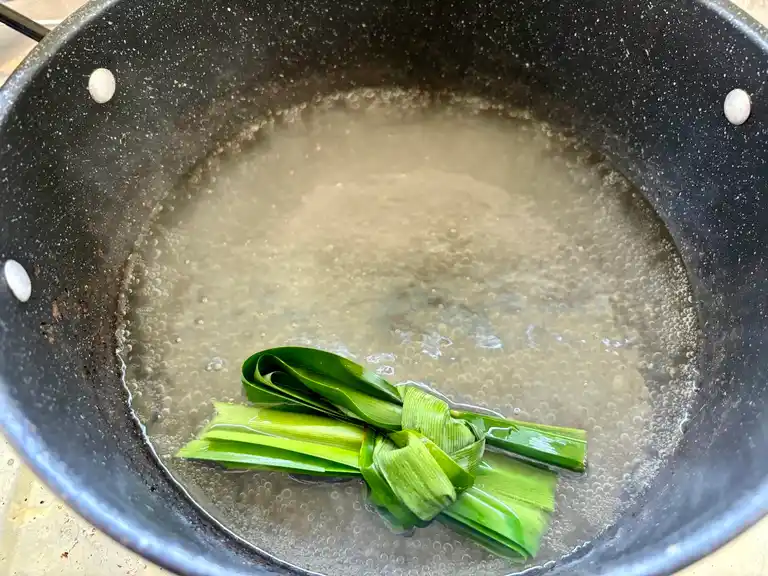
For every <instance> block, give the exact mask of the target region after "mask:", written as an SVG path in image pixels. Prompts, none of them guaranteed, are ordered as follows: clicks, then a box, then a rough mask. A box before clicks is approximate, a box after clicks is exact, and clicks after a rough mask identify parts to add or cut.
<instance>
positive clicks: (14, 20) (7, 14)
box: [0, 3, 50, 42]
mask: <svg viewBox="0 0 768 576" xmlns="http://www.w3.org/2000/svg"><path fill="white" fill-rule="evenodd" d="M0 22H2V23H3V24H5V25H7V26H9V27H10V28H13V29H14V30H16V31H17V32H21V33H22V34H24V36H26V37H28V38H32V40H34V41H35V42H40V40H42V39H43V38H44V37H45V35H46V34H48V32H50V30H49V29H48V28H46V27H45V26H43V25H42V24H38V23H37V22H35V21H34V20H31V19H30V18H27V17H26V16H24V15H23V14H19V13H18V12H16V10H13V9H12V8H9V7H8V5H7V4H1V3H0Z"/></svg>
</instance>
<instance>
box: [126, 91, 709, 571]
mask: <svg viewBox="0 0 768 576" xmlns="http://www.w3.org/2000/svg"><path fill="white" fill-rule="evenodd" d="M254 134H258V135H259V137H258V139H254V138H255V137H254ZM163 205H164V206H166V207H171V206H172V207H173V208H174V210H172V211H171V210H169V209H165V210H163V211H158V212H157V217H156V218H155V220H154V221H153V222H152V223H151V225H150V227H149V229H148V230H147V231H146V234H145V235H144V237H143V239H142V240H141V241H140V243H139V244H138V245H137V248H136V251H135V253H134V254H133V255H132V257H131V262H130V263H131V270H132V272H131V275H130V277H129V278H128V279H127V283H126V288H127V290H126V294H125V298H126V302H127V304H128V306H127V313H126V317H125V327H126V329H127V332H124V333H123V337H124V344H123V348H122V350H121V354H122V357H123V358H125V360H126V363H127V372H126V385H127V386H128V387H129V389H130V390H131V391H132V392H133V408H134V409H135V411H136V413H137V414H138V416H139V418H140V419H141V421H142V422H143V423H144V424H145V426H146V429H147V433H148V435H149V438H150V440H151V441H152V443H153V445H154V446H155V448H156V450H157V453H158V454H160V455H164V454H165V455H170V454H173V453H175V451H176V450H177V449H178V448H179V447H180V446H181V445H183V444H184V443H185V442H186V441H188V440H189V439H191V438H192V437H193V436H194V434H195V433H196V432H198V431H199V430H200V428H201V426H203V425H204V423H205V421H206V420H207V419H208V418H210V417H211V415H212V412H213V408H212V402H213V401H214V400H216V401H235V402H242V401H244V400H245V399H244V397H243V394H242V391H241V385H240V382H239V378H238V370H237V368H238V367H239V364H240V363H241V362H242V360H244V359H245V358H246V357H247V356H249V355H250V354H251V353H253V352H254V351H257V350H259V349H263V348H267V347H271V346H279V345H285V344H297V345H310V346H316V347H321V348H324V349H327V350H331V351H333V352H336V353H338V354H342V355H344V356H346V357H348V358H351V359H354V360H355V361H357V362H359V363H361V364H364V365H366V366H367V367H368V368H369V369H371V370H374V371H376V370H378V371H379V373H380V374H385V375H387V376H388V377H389V378H391V379H392V380H393V381H395V382H404V381H409V380H410V381H414V382H418V383H422V384H424V385H428V386H432V387H434V388H435V389H436V390H438V391H439V392H440V393H442V394H445V395H446V396H447V397H448V398H450V399H451V400H452V401H455V402H461V403H470V404H473V405H478V406H481V407H484V408H487V409H491V410H495V411H498V412H502V413H504V414H507V415H509V416H514V417H515V418H519V419H524V420H525V419H527V420H533V421H537V422H543V423H549V424H551V423H558V424H561V425H565V426H577V427H583V428H586V429H587V431H588V434H589V440H590V444H589V471H588V473H587V474H585V475H583V476H581V475H575V474H564V475H563V476H562V478H561V482H560V486H559V488H558V496H557V499H558V500H557V502H558V510H557V512H556V513H555V515H554V516H553V519H552V525H551V528H550V530H549V532H548V533H547V535H546V537H545V540H544V542H543V545H542V549H541V552H540V554H539V557H538V558H537V559H536V564H543V563H545V562H547V561H549V560H552V559H557V558H559V557H560V556H561V555H563V554H567V553H568V552H569V551H571V550H573V549H574V548H575V547H577V546H579V545H582V544H584V543H585V542H588V541H589V540H590V539H592V538H594V536H596V535H597V534H599V533H600V531H602V530H603V529H604V528H606V527H607V526H609V525H610V524H611V523H612V522H614V521H615V520H616V518H617V517H618V515H619V514H620V513H621V511H622V509H623V508H624V507H626V506H627V505H628V504H629V503H631V502H632V500H633V498H635V497H636V496H637V495H638V494H639V493H641V492H642V490H643V489H644V487H645V486H647V483H648V481H649V480H650V479H651V478H652V477H653V476H654V474H655V473H656V471H657V469H658V467H659V466H660V465H661V463H662V462H663V460H664V458H665V457H666V456H667V455H668V454H669V453H670V452H671V451H672V450H673V449H674V447H675V445H676V444H677V442H678V440H679V438H680V436H681V434H682V430H684V428H685V426H684V422H685V418H686V416H687V411H688V407H689V405H690V401H691V397H692V394H693V389H694V381H695V377H696V374H695V372H694V367H693V364H692V362H693V358H694V356H695V352H696V343H697V326H696V319H695V314H694V310H693V307H692V305H691V304H690V302H691V293H690V289H689V286H688V284H687V280H686V277H685V272H684V270H683V267H682V264H681V262H680V260H679V258H678V256H677V254H676V253H675V250H674V247H673V245H672V243H671V242H670V240H669V239H668V237H667V236H666V234H665V233H664V230H663V228H662V226H661V225H660V223H659V222H658V220H657V219H656V218H655V216H654V215H653V214H652V212H651V211H650V210H649V209H648V208H647V206H646V205H645V204H644V202H643V201H642V200H641V198H640V195H639V194H638V192H637V191H636V190H634V189H633V188H632V187H631V186H630V185H629V184H628V183H627V182H626V181H625V180H624V179H623V178H622V177H621V176H619V175H618V174H617V173H616V172H614V171H613V170H612V169H611V168H610V166H609V165H608V164H607V163H606V162H604V161H602V160H600V159H597V158H596V157H595V155H594V154H592V153H591V152H590V151H589V150H587V149H585V148H584V147H583V146H582V145H580V144H579V143H578V142H577V141H574V140H572V139H569V138H566V137H564V136H562V135H560V134H558V133H557V132H556V131H554V130H553V129H552V128H551V127H549V126H547V125H546V124H542V123H539V122H537V121H534V120H532V119H530V114H528V113H526V112H525V111H519V110H503V109H494V107H492V106H489V105H487V103H483V102H481V101H477V100H462V99H461V98H458V97H457V98H456V99H455V100H454V101H453V102H452V103H451V104H450V105H444V106H442V107H440V106H438V105H436V104H432V103H431V100H430V99H429V98H427V97H425V96H424V95H423V94H413V93H403V92H397V91H390V92H385V91H371V90H368V91H359V92H356V93H354V94H348V95H337V96H334V97H329V98H326V99H323V100H318V101H317V102H315V103H314V104H312V105H308V106H303V107H298V108H296V109H293V110H289V111H286V112H285V113H283V114H280V115H275V116H274V119H273V120H270V121H269V122H264V123H262V124H260V125H258V126H255V127H253V128H252V129H249V130H248V131H247V132H246V133H245V135H244V136H243V138H242V139H240V140H237V141H235V142H233V143H231V144H230V145H229V146H227V147H224V150H223V151H222V152H221V153H220V154H218V155H216V156H213V157H211V158H209V159H208V160H207V161H206V162H205V163H204V165H203V166H201V167H200V168H199V170H198V171H197V172H195V173H194V174H192V175H191V176H190V178H189V180H188V181H187V182H186V183H184V184H182V185H180V187H179V188H178V189H176V190H174V191H172V192H171V193H170V195H169V197H168V198H166V200H165V201H164V202H163ZM164 463H165V464H166V465H167V466H168V467H169V469H170V471H171V473H172V474H173V475H174V477H175V478H176V479H177V480H178V481H180V482H181V483H182V484H183V485H184V486H185V487H186V488H187V489H188V491H189V492H190V493H191V494H192V496H193V497H194V498H195V499H196V500H197V501H198V502H199V503H200V504H201V505H202V506H203V507H204V508H205V509H206V510H207V511H209V512H210V513H212V514H213V515H214V516H216V517H217V518H218V519H220V520H221V521H222V522H223V523H224V524H225V525H227V526H228V527H229V528H230V529H232V530H233V531H235V532H236V533H237V534H239V535H240V536H242V537H243V538H245V539H246V540H248V541H249V542H251V543H252V544H253V545H255V546H257V547H259V548H260V549H262V550H265V551H266V552H268V553H270V554H273V555H275V556H277V557H280V558H282V559H284V560H286V561H288V562H290V563H292V564H294V565H298V566H300V567H302V568H304V569H307V570H312V571H316V572H322V573H326V574H334V575H350V576H353V575H361V574H393V573H398V574H400V573H402V574H437V573H440V574H442V573H446V572H448V571H450V572H452V573H454V574H456V575H462V574H505V573H509V572H511V571H515V570H517V569H521V568H524V566H520V565H519V564H515V563H511V562H509V561H508V560H503V559H499V558H497V557H495V556H493V555H492V554H490V553H488V552H486V551H485V550H484V549H482V548H480V547H479V546H477V545H475V544H474V543H472V542H471V541H469V540H467V539H466V538H464V537H461V536H459V535H457V534H456V533H455V532H453V531H451V530H450V529H449V528H447V527H445V526H443V525H441V524H439V523H433V524H432V525H430V526H429V527H427V528H423V529H418V530H415V531H414V532H413V534H411V535H409V536H403V535H397V534H393V533H392V532H390V531H389V529H388V528H387V527H386V525H385V524H384V522H383V521H382V520H381V519H380V518H379V517H378V516H377V515H376V514H375V513H372V512H371V511H370V509H369V506H367V503H366V502H365V498H364V492H363V486H362V484H361V483H360V482H359V481H357V480H351V481H350V480H347V481H345V482H341V483H331V482H326V481H320V482H318V481H313V480H312V479H309V478H305V477H292V476H289V475H287V474H280V473H270V472H246V473H235V474H232V473H223V472H222V471H220V470H218V469H216V468H215V467H211V466H205V465H201V464H199V463H193V462H185V461H181V460H177V459H174V458H170V457H167V458H164Z"/></svg>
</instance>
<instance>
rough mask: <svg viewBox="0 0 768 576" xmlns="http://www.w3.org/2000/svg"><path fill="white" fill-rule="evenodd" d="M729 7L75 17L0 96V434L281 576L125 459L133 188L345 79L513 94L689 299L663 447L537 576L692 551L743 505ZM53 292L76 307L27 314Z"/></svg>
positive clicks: (750, 433) (154, 6) (213, 554)
mask: <svg viewBox="0 0 768 576" xmlns="http://www.w3.org/2000/svg"><path fill="white" fill-rule="evenodd" d="M745 20H746V18H745V17H743V16H742V15H740V14H736V15H732V14H729V13H727V12H725V9H724V8H723V7H722V6H721V5H720V4H715V3H711V4H710V3H706V2H697V1H694V0H684V1H676V2H672V1H669V0H668V1H662V2H658V3H653V4H648V3H636V2H612V3H606V2H601V1H598V0H588V1H586V2H580V3H574V2H550V1H544V0H537V1H534V2H525V3H523V2H520V3H509V2H501V1H498V0H487V1H479V0H469V1H466V2H438V1H429V0H425V1H416V2H401V1H398V0H396V1H392V2H385V1H383V0H373V1H369V2H359V1H353V0H341V1H339V0H333V1H331V0H313V1H311V2H292V1H291V0H286V1H285V2H280V3H275V2H268V3H263V2H256V1H251V0H240V1H238V2H219V3H209V2H206V3H202V2H199V3H195V2H189V1H188V0H185V1H181V0H164V1H156V0H151V1H150V0H131V1H128V0H123V1H119V0H108V1H104V0H97V1H95V2H93V3H91V4H89V5H87V6H86V7H85V8H84V9H83V10H82V11H80V12H79V13H78V14H77V15H76V16H74V17H73V18H71V19H70V20H69V21H68V22H67V23H65V24H63V25H62V26H60V27H59V28H57V29H56V30H55V31H54V32H53V33H51V34H50V35H49V36H48V37H47V38H46V39H45V41H44V42H43V43H42V44H41V45H40V47H39V48H38V49H37V50H36V51H35V53H34V54H33V55H32V56H31V58H29V59H28V60H27V61H26V62H25V63H24V64H23V65H22V67H21V68H20V70H19V71H18V72H17V73H16V74H14V76H12V77H11V78H10V79H9V81H8V83H7V84H6V85H5V87H4V88H3V90H2V91H0V110H2V112H0V142H1V144H0V191H1V192H2V193H0V214H2V215H3V223H4V225H3V226H2V227H0V247H1V248H0V258H2V259H5V258H14V259H16V260H18V261H19V262H21V263H22V264H23V265H24V266H25V267H26V268H27V270H32V269H33V268H34V269H35V270H39V274H35V275H34V278H33V293H32V299H31V300H30V301H29V302H28V303H26V304H24V305H20V304H19V303H18V302H17V301H15V300H14V299H13V298H12V296H11V295H10V294H9V293H8V291H7V290H5V287H4V286H3V287H2V289H0V419H1V420H2V424H3V426H4V430H5V432H6V434H7V435H8V437H9V438H10V439H11V440H12V441H13V443H14V444H15V446H16V447H17V448H18V449H19V450H20V452H21V453H22V454H23V455H25V457H26V458H27V459H28V460H29V461H30V463H31V464H32V466H33V468H34V469H35V470H36V471H37V472H38V473H39V474H41V475H42V477H43V478H44V479H45V480H46V481H47V482H49V483H50V484H51V485H52V486H53V487H54V488H55V489H56V490H57V492H59V493H60V494H61V495H63V496H64V498H65V500H67V501H68V502H69V503H70V504H71V505H72V506H74V507H75V509H77V510H78V511H79V512H80V513H82V514H83V515H84V516H85V517H86V518H87V519H88V520H90V521H92V522H93V523H95V524H96V525H97V526H99V527H100V528H103V529H105V530H106V531H107V532H109V533H110V534H112V535H113V536H115V537H116V538H117V539H119V540H120V541H121V542H123V543H124V544H126V545H128V546H130V547H131V548H133V549H134V550H137V551H139V552H141V553H143V554H145V555H146V556H147V557H149V558H150V559H152V560H153V561H156V562H157V563H159V564H161V565H164V566H166V567H169V568H172V569H175V570H177V571H183V572H185V573H187V574H200V575H203V574H205V575H210V574H222V573H225V574H228V575H232V576H235V575H237V574H246V573H247V574H253V573H262V574H266V573H270V572H283V571H284V570H283V569H282V568H279V567H276V566H271V567H270V566H268V565H267V564H265V563H264V561H263V560H261V559H260V558H258V557H257V556H256V555H255V554H254V553H253V552H252V551H250V550H249V549H247V548H245V547H242V546H241V545H239V544H238V543H237V542H235V541H233V540H232V539H230V538H228V537H227V536H226V534H224V533H223V532H222V531H220V530H219V529H218V528H217V527H216V526H214V525H213V524H211V523H209V522H208V521H206V520H203V519H202V518H201V517H200V516H199V515H198V513H197V511H196V509H195V508H193V507H192V506H191V504H189V503H188V502H187V501H186V500H185V499H183V498H178V497H177V496H178V493H177V491H176V489H175V488H174V487H173V486H172V485H171V484H170V483H169V482H168V481H167V479H166V478H165V477H164V476H163V474H162V472H161V471H160V469H159V468H158V466H157V464H156V463H155V461H154V460H153V458H152V457H151V455H150V454H149V453H148V452H147V451H146V450H145V449H144V448H143V446H142V444H141V442H140V435H139V433H138V430H137V429H136V426H135V424H134V422H133V420H131V418H130V416H129V414H128V412H127V408H126V404H125V398H124V391H123V389H122V387H121V385H120V379H119V371H120V368H119V366H116V365H115V361H114V356H113V352H114V349H115V342H114V320H113V319H114V316H115V306H116V304H115V302H116V298H117V294H118V287H119V284H118V281H119V278H121V277H122V276H123V275H122V272H121V265H122V263H123V262H124V260H125V257H126V255H127V253H128V250H129V248H130V246H131V245H132V244H133V241H134V240H135V237H136V235H137V234H138V232H139V230H140V229H141V227H142V225H143V223H144V222H145V221H146V220H147V218H148V216H149V214H150V211H151V209H152V207H153V206H154V204H155V202H156V200H157V199H158V197H159V196H160V195H162V194H163V193H164V192H165V191H166V190H168V189H169V188H170V187H171V185H172V184H173V183H174V182H176V181H177V179H178V178H179V177H180V176H181V175H182V174H185V173H186V172H188V171H189V170H190V168H191V167H192V166H193V165H194V164H195V163H196V162H197V161H199V159H200V158H201V157H203V156H205V155H206V154H208V153H209V152H211V151H212V150H214V149H215V147H216V145H217V143H219V142H224V141H226V140H228V139H229V138H230V137H231V136H233V135H234V134H235V133H236V132H238V130H239V127H240V126H242V124H243V123H244V122H247V121H248V120H249V119H252V118H254V117H256V116H258V115H260V114H261V113H263V112H264V110H266V109H269V108H275V107H279V108H284V107H286V106H288V105H290V104H293V103H298V102H301V101H302V100H305V99H307V98H308V97H309V96H311V95H312V94H313V93H314V92H316V91H318V90H320V91H326V92H327V91H330V90H333V89H347V88H351V87H355V86H361V85H387V84H398V85H402V86H406V87H423V88H433V89H452V90H459V91H464V92H470V93H476V94H479V95H482V96H483V97H485V98H487V99H491V100H493V99H497V100H504V101H507V102H514V101H518V102H523V103H525V104H531V105H535V107H536V108H539V109H540V110H541V111H542V115H543V116H545V117H547V118H549V119H550V120H552V121H559V122H560V123H562V124H565V125H569V126H568V127H570V128H572V129H575V130H577V131H579V132H581V133H582V134H583V135H584V136H586V137H587V138H588V139H589V140H590V141H591V142H592V144H593V145H594V146H595V147H596V148H597V149H599V150H602V151H604V152H606V153H607V154H608V155H609V157H610V158H611V159H612V161H613V163H614V164H615V165H616V166H618V167H620V168H621V169H622V170H623V171H624V172H625V173H626V174H627V175H628V176H629V177H630V178H631V179H632V180H633V181H634V182H635V183H636V184H637V185H638V186H639V187H640V188H641V189H642V190H643V192H644V193H645V194H646V195H647V197H648V199H649V201H650V202H651V204H652V205H653V206H654V208H655V209H656V210H657V211H658V212H659V214H660V215H661V216H662V217H663V218H664V220H665V222H666V223H667V224H668V226H669V229H670V231H671V234H672V236H673V238H674V240H675V242H676V243H677V244H678V246H679V248H680V250H681V253H682V255H683V257H684V259H685V261H686V264H687V266H688V267H689V272H690V275H691V279H692V283H693V285H694V289H695V291H696V296H697V298H698V300H699V310H700V316H701V323H702V327H703V331H704V335H703V336H704V348H703V354H702V357H701V366H702V374H703V375H704V377H703V380H702V383H701V387H700V390H701V399H700V406H701V410H700V411H699V412H698V414H697V415H696V416H695V417H694V418H693V419H692V420H691V422H690V424H689V428H688V432H687V435H686V438H685V439H684V441H683V444H682V446H681V448H680V450H679V452H678V453H677V454H676V456H675V457H674V458H673V460H672V461H671V462H670V465H669V466H668V467H667V468H666V469H664V470H663V471H662V472H661V473H660V475H659V476H658V477H657V479H656V481H655V485H654V486H653V487H652V489H651V491H650V493H649V496H648V499H647V501H646V502H644V503H643V506H641V507H639V508H638V509H637V510H636V511H635V512H634V513H633V514H631V515H628V516H627V517H625V518H624V519H623V521H622V522H621V523H620V525H618V526H616V527H615V529H614V530H613V531H611V532H610V533H608V534H606V535H605V536H604V537H603V538H602V539H601V540H599V541H598V542H596V544H595V547H594V550H593V551H591V552H590V551H585V552H584V553H583V555H582V557H581V558H573V559H572V560H571V561H569V562H568V563H567V564H564V565H562V566H559V567H556V568H554V570H553V573H563V574H565V573H567V574H585V575H587V574H588V575H590V576H591V575H594V574H616V575H618V574H621V575H622V576H625V575H626V576H631V575H635V574H637V575H640V574H642V575H650V574H662V573H669V572H671V571H673V570H674V569H675V568H676V567H678V566H680V565H681V564H683V563H686V562H688V561H690V560H691V559H693V558H695V557H697V556H700V555H702V554H705V553H706V552H708V551H709V550H710V549H712V548H713V547H715V546H717V545H719V544H721V543H722V542H723V541H724V540H726V539H727V538H730V537H731V536H732V535H733V534H734V533H736V532H737V531H739V530H740V529H742V528H744V527H745V526H747V525H748V524H750V523H751V522H754V521H755V520H756V519H757V518H758V517H759V516H760V515H762V513H763V512H764V511H765V510H766V508H767V507H768V484H767V483H766V478H765V476H766V471H768V464H766V461H765V458H764V457H763V455H764V454H765V450H766V448H767V447H768V419H767V418H765V410H766V401H768V387H766V386H765V385H764V383H765V375H766V374H767V373H768V354H766V345H767V344H768V343H767V342H766V322H765V321H764V317H765V314H766V309H765V307H766V297H765V295H766V293H768V267H766V266H765V262H764V258H765V254H766V252H765V250H766V249H765V246H766V242H765V238H766V237H768V221H766V217H765V216H764V214H765V211H764V210H762V204H763V202H764V196H765V192H766V190H765V188H766V186H768V184H766V182H768V179H767V178H766V177H765V176H766V168H765V158H766V157H768V150H767V149H766V148H768V138H766V122H767V121H768V112H766V107H765V106H764V105H762V104H763V103H762V101H761V99H762V98H763V96H762V95H763V85H764V81H765V80H764V74H765V70H766V61H767V59H768V55H767V54H766V44H765V39H764V36H763V33H764V32H763V31H762V29H761V30H757V28H756V25H754V24H753V23H751V22H749V23H747V24H745V23H744V22H745ZM750 26H752V28H750ZM98 67H105V68H108V69H110V70H111V71H112V72H113V73H114V75H115V77H116V79H117V93H116V95H115V97H114V99H113V100H112V101H110V102H109V103H107V104H105V105H99V104H96V103H95V102H93V101H92V100H91V99H90V98H89V96H88V92H87V90H86V85H87V81H88V76H89V74H90V72H91V71H92V70H93V69H95V68H98ZM265 87H266V88H265ZM735 87H740V88H743V89H744V90H746V91H747V92H749V93H751V94H753V95H754V96H753V104H754V106H753V107H754V110H753V113H752V116H751V118H750V119H749V121H748V122H747V123H746V124H744V125H743V126H741V127H738V128H735V127H733V126H731V125H730V124H729V123H728V122H727V121H726V119H725V118H724V116H723V114H722V103H723V98H724V97H725V95H726V94H727V93H728V92H729V91H730V90H731V89H733V88H735ZM545 95H546V96H545ZM574 110H577V111H578V114H574V113H573V111H574ZM64 290H69V296H68V298H69V299H68V302H81V301H82V302H86V303H87V309H86V310H85V311H83V313H82V314H77V315H72V316H64V315H62V319H61V321H59V322H56V323H53V324H52V323H51V321H52V303H53V301H54V300H55V299H56V298H59V297H60V296H61V294H62V292H63V291H64ZM67 309H69V308H68V306H67ZM43 323H46V324H47V325H48V326H49V327H50V328H51V329H52V331H51V334H52V335H53V338H49V334H48V333H47V332H48V329H46V330H42V329H41V326H43ZM49 340H52V342H51V341H49ZM257 565H258V566H259V568H258V569H256V566H257Z"/></svg>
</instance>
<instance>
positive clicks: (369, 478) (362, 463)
mask: <svg viewBox="0 0 768 576" xmlns="http://www.w3.org/2000/svg"><path fill="white" fill-rule="evenodd" d="M377 444H379V447H378V453H381V450H382V447H381V446H380V445H381V444H392V441H391V440H389V439H388V438H386V437H383V436H380V435H378V434H376V432H374V431H373V430H371V429H370V428H368V429H366V431H365V441H364V442H363V446H362V448H361V450H360V460H359V467H360V473H361V474H362V476H363V480H365V483H366V484H367V485H368V497H369V499H370V501H371V502H372V503H373V504H375V505H376V506H377V507H378V508H379V512H380V513H381V514H382V515H383V516H384V517H385V518H386V520H387V521H388V522H389V523H390V525H392V527H393V528H395V529H396V530H398V531H400V532H402V531H406V530H409V529H410V528H413V527H414V526H426V524H427V523H426V522H423V521H422V520H421V519H419V517H418V516H416V515H415V514H414V513H413V512H411V511H410V509H409V508H408V506H406V505H405V503H403V501H402V500H400V498H399V497H398V496H397V495H396V494H395V492H394V490H393V489H392V487H391V486H390V485H389V484H388V483H387V480H386V478H385V477H384V475H383V474H382V472H381V470H380V469H379V467H378V465H377V463H376V461H374V453H376V452H377ZM391 448H394V445H392V446H391ZM385 450H386V448H385Z"/></svg>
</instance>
